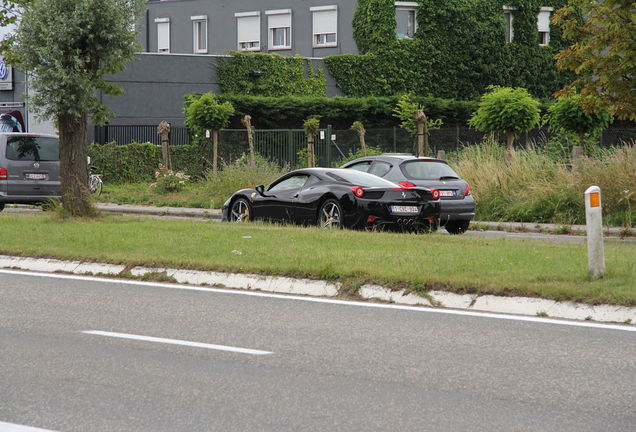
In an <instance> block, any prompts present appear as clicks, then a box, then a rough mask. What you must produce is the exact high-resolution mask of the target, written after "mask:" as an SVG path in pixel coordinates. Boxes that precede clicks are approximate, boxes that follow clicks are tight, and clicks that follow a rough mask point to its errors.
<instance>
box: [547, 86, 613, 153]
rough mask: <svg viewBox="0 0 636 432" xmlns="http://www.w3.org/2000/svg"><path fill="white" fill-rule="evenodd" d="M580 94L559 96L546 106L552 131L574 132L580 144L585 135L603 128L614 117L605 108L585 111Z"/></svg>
mask: <svg viewBox="0 0 636 432" xmlns="http://www.w3.org/2000/svg"><path fill="white" fill-rule="evenodd" d="M582 99H585V98H584V97H582V96H581V95H574V96H570V97H561V98H559V99H557V101H556V102H555V103H554V104H552V105H551V106H550V108H548V124H549V125H550V129H552V130H554V131H563V132H570V133H575V134H577V135H578V136H579V141H580V145H581V146H584V144H585V135H587V134H591V133H594V132H598V131H601V130H603V129H605V128H606V127H607V126H608V125H609V124H610V123H611V122H612V120H613V119H614V118H613V116H612V115H611V114H610V113H609V111H608V110H606V109H600V110H599V111H597V112H593V113H587V112H585V111H584V110H583V108H582V107H583V103H582Z"/></svg>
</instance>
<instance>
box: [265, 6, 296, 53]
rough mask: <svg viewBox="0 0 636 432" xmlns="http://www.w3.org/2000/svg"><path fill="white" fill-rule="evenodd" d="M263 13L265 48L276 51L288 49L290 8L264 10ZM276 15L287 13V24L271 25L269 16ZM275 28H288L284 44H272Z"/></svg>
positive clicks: (290, 46) (290, 23) (289, 45)
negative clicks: (264, 16)
mask: <svg viewBox="0 0 636 432" xmlns="http://www.w3.org/2000/svg"><path fill="white" fill-rule="evenodd" d="M265 15H266V16H267V49H268V51H278V50H289V49H292V24H293V21H292V19H293V18H292V10H291V9H277V10H268V11H265ZM278 15H287V16H289V25H288V26H272V24H271V21H272V20H271V18H270V17H272V16H278ZM275 29H289V31H288V32H287V33H286V38H287V39H288V40H286V41H285V42H286V44H285V45H274V30H275Z"/></svg>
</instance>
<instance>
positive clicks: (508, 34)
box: [503, 6, 516, 43]
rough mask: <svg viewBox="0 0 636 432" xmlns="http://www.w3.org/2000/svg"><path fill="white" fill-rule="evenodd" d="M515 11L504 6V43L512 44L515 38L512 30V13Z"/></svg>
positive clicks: (513, 29)
mask: <svg viewBox="0 0 636 432" xmlns="http://www.w3.org/2000/svg"><path fill="white" fill-rule="evenodd" d="M515 10H516V8H514V7H510V6H504V7H503V11H504V13H503V14H504V31H505V42H506V43H512V41H513V40H514V38H515V28H514V16H513V14H512V13H513V12H514V11H515Z"/></svg>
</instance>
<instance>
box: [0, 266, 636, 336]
mask: <svg viewBox="0 0 636 432" xmlns="http://www.w3.org/2000/svg"><path fill="white" fill-rule="evenodd" d="M0 273H5V274H12V275H17V276H33V277H43V278H51V279H70V280H80V281H90V282H103V283H111V284H120V285H137V286H147V287H156V288H169V289H176V290H185V291H202V292H210V293H219V294H233V295H244V296H252V297H266V298H275V299H283V300H296V301H304V302H313V303H327V304H336V305H345V306H356V307H367V308H376V309H394V310H406V311H415V312H427V313H438V314H446V315H460V316H470V317H478V318H494V319H502V320H508V321H525V322H532V323H539V324H556V325H564V326H573V327H587V328H598V329H605V330H621V331H628V332H636V326H631V325H614V324H601V323H592V322H580V321H565V320H557V319H551V318H541V317H531V316H523V315H506V314H498V313H490V312H476V311H464V310H454V309H435V308H428V307H424V306H403V305H391V304H382V303H364V302H354V301H346V300H332V299H325V298H316V297H302V296H293V295H283V294H269V293H261V292H253V291H241V290H229V289H222V288H203V287H195V286H189V285H180V284H166V283H160V282H146V281H131V280H126V279H108V278H100V277H90V276H75V275H63V274H49V273H34V272H27V271H19V270H2V269H0Z"/></svg>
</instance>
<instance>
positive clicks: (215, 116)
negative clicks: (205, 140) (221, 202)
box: [184, 93, 234, 172]
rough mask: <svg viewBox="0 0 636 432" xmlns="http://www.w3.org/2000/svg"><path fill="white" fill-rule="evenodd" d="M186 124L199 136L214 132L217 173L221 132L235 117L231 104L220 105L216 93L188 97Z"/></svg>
mask: <svg viewBox="0 0 636 432" xmlns="http://www.w3.org/2000/svg"><path fill="white" fill-rule="evenodd" d="M184 112H185V123H186V125H187V126H188V127H189V128H190V129H191V130H192V131H193V132H195V133H196V134H197V135H199V136H203V135H204V134H205V131H206V130H211V131H212V143H213V144H212V148H213V150H212V151H213V154H212V158H213V160H212V170H213V172H217V170H218V165H219V164H218V159H219V130H221V129H223V128H224V127H226V126H227V125H228V124H229V123H230V117H232V116H233V115H234V106H232V103H231V102H223V103H219V101H218V99H217V98H216V95H215V94H214V93H205V94H203V95H200V96H196V95H188V96H187V97H186V103H185V107H184Z"/></svg>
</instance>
